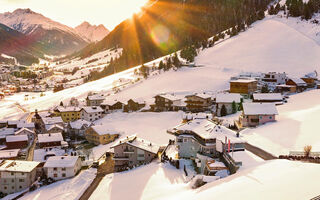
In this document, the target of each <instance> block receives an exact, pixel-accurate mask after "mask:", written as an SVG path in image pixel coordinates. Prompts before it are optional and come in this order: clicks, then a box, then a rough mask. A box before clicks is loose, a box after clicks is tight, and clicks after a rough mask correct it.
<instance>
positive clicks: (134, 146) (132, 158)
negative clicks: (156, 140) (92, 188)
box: [112, 136, 160, 171]
mask: <svg viewBox="0 0 320 200" xmlns="http://www.w3.org/2000/svg"><path fill="white" fill-rule="evenodd" d="M112 148H113V149H114V157H113V160H114V162H115V171H123V170H126V169H128V168H132V167H134V166H139V165H142V164H148V163H150V162H151V161H152V160H153V159H155V158H156V157H157V153H158V151H159V148H160V147H159V146H158V145H155V144H152V143H151V142H149V141H146V140H144V139H141V138H137V137H136V136H130V137H129V136H128V137H127V138H125V139H123V140H121V141H120V142H119V143H118V144H116V145H114V146H113V147H112Z"/></svg>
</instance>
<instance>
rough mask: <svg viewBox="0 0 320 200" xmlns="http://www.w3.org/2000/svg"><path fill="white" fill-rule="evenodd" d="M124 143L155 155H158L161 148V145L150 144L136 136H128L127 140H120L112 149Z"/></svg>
mask: <svg viewBox="0 0 320 200" xmlns="http://www.w3.org/2000/svg"><path fill="white" fill-rule="evenodd" d="M124 143H126V144H128V145H131V146H134V147H137V148H139V149H142V150H145V151H148V152H151V153H154V154H157V153H158V151H159V148H160V146H159V145H157V144H154V143H152V142H149V141H147V140H145V139H142V138H138V137H137V136H136V135H131V136H127V137H126V138H122V139H120V141H119V142H118V143H117V144H115V145H113V146H112V147H111V148H114V147H115V146H118V145H120V144H124Z"/></svg>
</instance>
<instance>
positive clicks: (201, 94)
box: [186, 93, 212, 99]
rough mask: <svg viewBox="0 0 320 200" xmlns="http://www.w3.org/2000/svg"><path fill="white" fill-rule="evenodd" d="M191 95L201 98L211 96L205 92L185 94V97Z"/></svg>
mask: <svg viewBox="0 0 320 200" xmlns="http://www.w3.org/2000/svg"><path fill="white" fill-rule="evenodd" d="M193 96H196V97H200V98H202V99H209V98H211V97H212V96H211V95H209V94H206V93H195V94H192V95H187V96H186V98H188V97H193Z"/></svg>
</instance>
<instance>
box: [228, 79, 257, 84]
mask: <svg viewBox="0 0 320 200" xmlns="http://www.w3.org/2000/svg"><path fill="white" fill-rule="evenodd" d="M254 82H257V80H253V79H238V80H232V81H230V83H254Z"/></svg>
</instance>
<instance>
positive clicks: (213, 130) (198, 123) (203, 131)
mask: <svg viewBox="0 0 320 200" xmlns="http://www.w3.org/2000/svg"><path fill="white" fill-rule="evenodd" d="M173 130H174V131H182V132H183V133H181V134H185V133H188V132H193V133H195V134H197V135H198V136H200V137H201V138H203V139H215V138H217V139H219V140H221V141H223V142H224V140H225V137H227V138H228V139H230V141H232V142H240V141H242V140H241V139H240V138H238V137H236V132H234V131H232V130H230V129H228V128H227V127H225V126H222V125H217V124H215V123H214V122H213V121H211V120H208V119H195V120H192V121H189V122H187V123H184V124H180V125H178V126H176V127H174V128H173Z"/></svg>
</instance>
